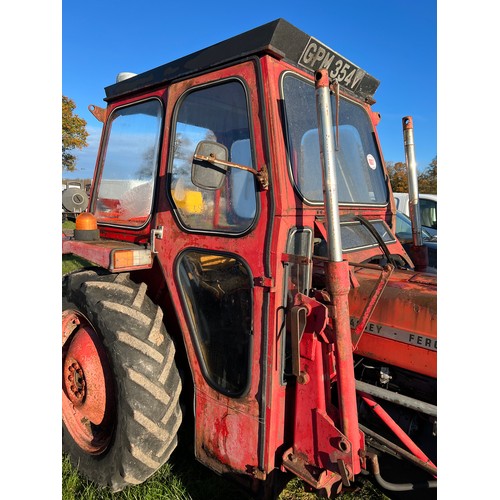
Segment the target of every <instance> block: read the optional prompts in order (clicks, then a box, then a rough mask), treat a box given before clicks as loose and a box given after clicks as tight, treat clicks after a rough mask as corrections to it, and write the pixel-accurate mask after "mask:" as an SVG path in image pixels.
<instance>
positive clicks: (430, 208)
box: [393, 193, 437, 236]
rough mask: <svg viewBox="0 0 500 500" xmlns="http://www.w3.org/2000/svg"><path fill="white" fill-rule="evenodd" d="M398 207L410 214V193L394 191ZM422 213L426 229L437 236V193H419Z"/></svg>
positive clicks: (404, 212)
mask: <svg viewBox="0 0 500 500" xmlns="http://www.w3.org/2000/svg"><path fill="white" fill-rule="evenodd" d="M393 194H394V201H395V203H396V208H397V209H398V210H399V211H400V212H402V213H403V214H405V215H406V216H408V217H409V216H410V200H409V195H408V193H393ZM418 200H419V206H420V215H421V219H422V226H424V227H425V229H426V231H427V232H428V233H429V234H431V235H433V236H435V235H437V195H435V194H428V193H420V194H419V195H418Z"/></svg>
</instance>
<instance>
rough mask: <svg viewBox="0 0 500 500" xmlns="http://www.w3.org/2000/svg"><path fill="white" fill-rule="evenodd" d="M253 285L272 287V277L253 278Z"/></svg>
mask: <svg viewBox="0 0 500 500" xmlns="http://www.w3.org/2000/svg"><path fill="white" fill-rule="evenodd" d="M253 284H254V286H262V287H265V288H274V278H268V277H267V276H259V277H258V278H254V280H253Z"/></svg>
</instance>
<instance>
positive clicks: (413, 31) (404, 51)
mask: <svg viewBox="0 0 500 500" xmlns="http://www.w3.org/2000/svg"><path fill="white" fill-rule="evenodd" d="M186 5H188V6H189V7H188V9H186V7H185V6H186ZM279 17H282V18H284V19H286V20H287V21H289V22H290V23H292V24H294V25H295V26H297V27H298V28H299V29H301V30H302V31H304V32H306V33H307V34H309V35H311V36H313V37H315V38H317V39H319V40H320V41H322V42H323V43H325V44H326V45H328V46H329V47H331V48H332V49H333V50H335V51H337V52H339V53H340V54H341V55H343V56H344V57H346V58H347V59H350V60H351V61H352V62H353V63H355V64H356V65H358V66H360V67H361V68H363V69H364V70H366V71H367V72H368V73H370V74H371V75H372V76H374V77H375V78H377V79H378V80H380V82H381V83H380V86H379V89H378V91H377V93H376V94H375V98H376V100H377V103H376V104H375V105H374V110H376V111H378V112H379V113H381V115H382V121H381V122H380V125H379V127H378V131H379V134H380V140H381V145H382V151H383V155H384V158H385V160H386V161H393V162H397V161H404V147H403V133H402V126H401V120H402V118H403V116H412V117H413V122H414V135H415V153H416V159H417V163H418V166H419V169H425V168H427V166H428V165H429V163H430V162H431V161H432V160H433V158H434V157H436V156H437V123H436V122H437V109H436V96H437V86H436V80H437V70H436V61H437V54H436V50H437V47H436V43H437V38H436V37H437V22H436V18H437V6H436V1H435V0H423V1H419V2H407V1H402V0H386V1H380V2H373V0H371V1H367V0H361V1H357V2H345V1H342V2H341V1H337V0H333V1H332V0H330V1H328V2H315V3H314V2H304V1H296V0H288V1H281V0H280V1H272V2H269V1H262V0H257V1H254V2H251V3H242V4H239V3H237V2H234V1H219V2H215V3H212V4H211V10H210V11H208V10H207V3H206V2H200V1H198V0H196V1H190V2H189V3H188V4H186V3H183V2H175V3H174V2H168V1H165V0H164V1H160V0H145V1H144V2H142V3H140V4H139V3H138V2H137V1H131V0H120V1H116V0H108V1H96V0H87V1H85V2H74V1H70V0H63V3H62V93H63V94H64V95H66V96H67V97H70V98H71V99H73V100H74V101H75V103H76V105H77V108H76V110H75V112H76V113H77V114H78V115H79V116H81V117H82V118H84V119H85V120H86V121H87V131H88V132H89V133H90V137H89V141H88V142H89V146H88V147H87V148H86V149H85V150H83V151H81V152H77V155H78V158H79V160H78V163H77V170H76V171H75V172H74V173H72V174H66V173H65V174H64V177H66V178H75V177H91V176H92V173H93V170H94V166H95V158H96V150H97V147H98V141H99V135H100V132H101V126H100V123H99V122H98V121H97V120H96V119H95V118H94V117H93V116H92V115H91V114H90V112H89V111H88V109H87V106H88V105H89V104H95V105H98V106H102V107H104V106H105V103H104V101H103V97H104V88H105V87H106V86H108V85H110V84H112V83H114V81H115V78H116V75H117V74H118V73H119V72H121V71H131V72H133V73H141V72H143V71H147V70H149V69H152V68H156V67H157V66H160V65H162V64H164V63H166V62H169V61H172V60H175V59H177V58H179V57H182V56H184V55H187V54H189V53H192V52H195V51H197V50H199V49H202V48H204V47H206V46H209V45H213V44H215V43H218V42H220V41H222V40H225V39H227V38H230V37H232V36H234V35H237V34H239V33H242V32H244V31H247V30H250V29H252V28H255V27H257V26H260V25H262V24H265V23H267V22H269V21H272V20H274V19H277V18H279Z"/></svg>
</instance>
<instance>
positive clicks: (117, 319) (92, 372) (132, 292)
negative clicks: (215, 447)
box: [62, 270, 181, 491]
mask: <svg viewBox="0 0 500 500" xmlns="http://www.w3.org/2000/svg"><path fill="white" fill-rule="evenodd" d="M145 292H146V285H145V284H144V283H141V284H140V285H139V284H136V283H134V282H133V281H132V280H130V278H129V275H128V274H117V275H113V274H107V273H105V272H103V271H102V270H85V271H79V272H75V273H71V274H69V275H68V276H66V277H65V279H64V281H63V313H62V336H63V340H62V348H63V369H62V370H63V373H62V374H63V380H62V417H63V418H62V420H63V451H64V452H65V453H67V454H68V455H69V457H70V460H71V461H72V463H73V464H74V465H75V467H77V468H78V469H79V470H80V472H82V473H83V474H84V475H85V476H87V477H88V478H89V479H90V480H91V481H93V482H95V483H97V484H99V485H101V486H107V487H109V488H111V490H112V491H120V490H122V489H123V488H125V487H126V486H129V485H134V484H140V483H142V482H143V481H145V480H146V479H147V478H148V477H149V476H151V475H152V474H153V473H154V472H155V471H156V470H157V469H159V468H160V467H161V466H162V465H163V464H164V463H165V462H166V461H167V460H168V458H169V456H170V454H171V453H172V451H173V450H174V448H175V446H176V445H177V430H178V428H179V426H180V423H181V409H180V404H179V396H180V392H181V379H180V376H179V372H178V370H177V368H176V365H175V363H174V353H175V350H174V344H173V342H172V339H171V338H170V337H169V335H168V333H167V331H166V329H165V326H164V325H163V322H162V311H161V309H160V308H158V307H157V306H155V305H154V304H153V302H152V301H151V300H150V299H149V297H148V296H147V295H146V293H145Z"/></svg>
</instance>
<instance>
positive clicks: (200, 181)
mask: <svg viewBox="0 0 500 500" xmlns="http://www.w3.org/2000/svg"><path fill="white" fill-rule="evenodd" d="M228 157H229V153H228V150H227V148H226V146H224V145H223V144H219V143H218V142H212V141H201V142H199V143H198V145H197V146H196V150H195V152H194V156H193V164H192V166H191V182H192V183H193V184H194V185H195V186H196V187H199V188H201V189H208V190H210V191H215V190H217V189H220V188H221V187H222V184H223V183H224V178H225V176H226V174H227V169H228V167H227V165H223V164H221V163H219V162H227V159H228Z"/></svg>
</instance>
